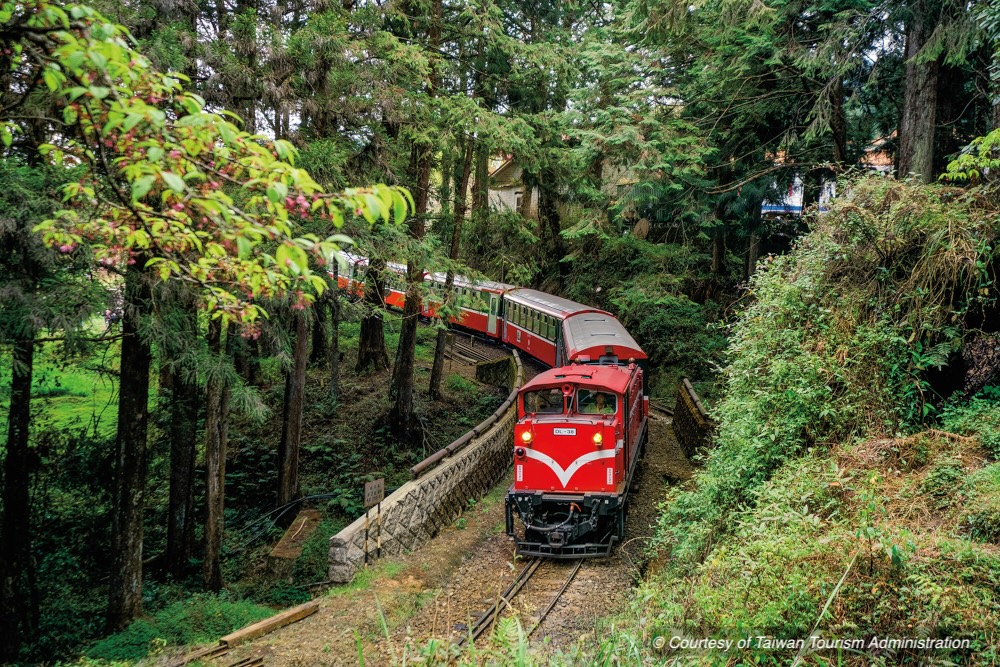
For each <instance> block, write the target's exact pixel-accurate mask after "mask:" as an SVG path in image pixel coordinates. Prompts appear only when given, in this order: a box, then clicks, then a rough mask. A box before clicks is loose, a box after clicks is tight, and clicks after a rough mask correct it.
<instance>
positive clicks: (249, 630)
mask: <svg viewBox="0 0 1000 667" xmlns="http://www.w3.org/2000/svg"><path fill="white" fill-rule="evenodd" d="M318 609H319V600H311V601H309V602H306V603H305V604H300V605H299V606H298V607H292V608H291V609H286V610H285V611H283V612H281V613H280V614H276V615H275V616H272V617H270V618H265V619H264V620H263V621H257V622H256V623H254V624H252V625H248V626H247V627H245V628H242V629H240V630H237V631H236V632H233V633H231V634H228V635H226V636H225V637H223V638H222V639H220V640H219V644H222V645H223V646H228V647H230V648H232V647H233V646H236V645H237V644H242V643H243V642H248V641H250V640H251V639H257V637H260V636H263V635H266V634H267V633H269V632H274V631H275V630H277V629H278V628H283V627H285V626H286V625H291V624H292V623H295V622H296V621H301V620H302V619H303V618H306V617H307V616H312V615H313V614H315V613H316V611H317V610H318Z"/></svg>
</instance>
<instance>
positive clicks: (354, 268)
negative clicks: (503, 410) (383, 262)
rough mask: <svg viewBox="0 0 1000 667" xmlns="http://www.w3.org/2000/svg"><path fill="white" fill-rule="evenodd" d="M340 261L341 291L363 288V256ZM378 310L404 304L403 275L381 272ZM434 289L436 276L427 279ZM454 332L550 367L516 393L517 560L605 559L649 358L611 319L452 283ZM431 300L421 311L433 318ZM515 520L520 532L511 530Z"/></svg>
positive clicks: (642, 418) (391, 267) (641, 428)
mask: <svg viewBox="0 0 1000 667" xmlns="http://www.w3.org/2000/svg"><path fill="white" fill-rule="evenodd" d="M341 256H342V257H343V258H344V259H345V260H346V263H347V264H348V267H349V268H348V270H347V272H346V275H341V276H340V280H339V285H340V287H341V288H343V289H346V290H348V292H349V293H350V294H356V295H357V294H361V293H362V292H363V291H364V283H363V282H362V278H363V276H362V275H361V274H362V272H363V271H365V270H366V269H367V266H368V260H367V259H366V258H364V257H360V256H357V255H348V254H346V253H342V255H341ZM387 272H388V273H389V279H388V280H387V281H386V289H385V295H384V297H385V304H386V305H387V306H391V307H394V308H400V309H401V308H402V307H403V301H404V297H405V287H404V283H405V276H406V268H405V267H404V266H402V265H398V264H391V263H390V264H387ZM424 280H425V281H426V282H428V283H429V285H428V287H429V288H430V291H431V293H432V294H433V293H434V292H437V291H440V290H441V289H442V288H443V286H444V282H445V277H444V275H443V274H433V275H431V274H425V275H424ZM455 290H456V292H457V294H458V301H457V303H458V307H459V312H460V314H459V315H458V316H457V317H452V318H451V320H450V321H451V323H452V324H453V325H455V326H459V327H462V328H464V329H468V330H470V331H475V332H477V333H479V334H482V335H485V336H488V337H490V338H495V339H497V340H499V341H500V342H503V343H506V344H508V345H510V346H512V347H516V348H518V349H520V350H522V351H523V352H525V353H526V354H528V355H530V356H531V357H534V358H535V359H537V360H539V361H541V362H542V363H544V364H545V365H547V366H554V368H552V369H551V370H548V371H546V372H544V373H542V374H541V375H538V376H537V377H535V378H534V379H533V380H531V381H530V382H529V383H527V384H526V385H525V386H524V387H522V388H521V390H520V392H519V395H518V402H517V406H518V421H517V425H516V426H515V428H514V485H513V486H512V487H511V489H510V491H509V492H508V494H507V501H506V511H507V534H508V535H512V536H514V538H515V539H516V540H517V550H518V553H520V554H524V555H534V556H548V557H553V558H560V557H561V558H579V557H582V556H604V555H607V554H608V552H609V551H610V550H611V548H612V547H613V546H614V544H615V543H616V542H617V541H619V540H621V538H622V534H623V532H622V531H623V530H624V523H625V507H626V503H627V501H628V494H629V489H630V488H631V484H632V477H633V475H634V473H635V469H636V465H637V462H638V459H639V457H640V455H641V453H642V451H643V447H644V446H645V443H646V439H647V432H646V426H647V416H648V413H649V404H648V398H647V397H646V394H645V362H646V360H647V357H646V354H645V353H644V352H643V351H642V348H640V347H639V345H638V344H637V343H636V342H635V340H634V339H633V338H632V336H631V335H629V333H628V332H627V331H626V330H625V327H623V326H622V325H621V323H620V322H619V321H618V320H617V319H615V317H614V316H613V315H611V314H610V313H608V312H605V311H603V310H598V309H596V308H592V307H590V306H586V305H584V304H581V303H576V302H575V301H570V300H568V299H564V298H562V297H558V296H553V295H551V294H546V293H545V292H539V291H537V290H532V289H525V288H519V287H515V286H513V285H507V284H504V283H496V282H489V281H481V282H479V281H470V280H468V279H466V278H463V277H461V276H459V277H456V279H455ZM434 309H435V303H434V299H433V298H430V299H427V300H426V301H425V303H424V304H423V306H422V308H421V313H422V314H423V315H424V316H427V317H433V316H434ZM515 515H517V516H518V517H520V519H521V522H522V523H523V526H524V528H523V533H520V534H519V531H518V530H517V529H516V526H515V520H514V517H515Z"/></svg>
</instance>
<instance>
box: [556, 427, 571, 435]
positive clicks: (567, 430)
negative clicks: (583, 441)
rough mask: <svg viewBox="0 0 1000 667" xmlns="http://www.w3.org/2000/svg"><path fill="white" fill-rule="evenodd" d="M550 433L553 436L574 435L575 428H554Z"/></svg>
mask: <svg viewBox="0 0 1000 667" xmlns="http://www.w3.org/2000/svg"><path fill="white" fill-rule="evenodd" d="M552 433H553V434H555V435H576V429H575V428H554V429H552Z"/></svg>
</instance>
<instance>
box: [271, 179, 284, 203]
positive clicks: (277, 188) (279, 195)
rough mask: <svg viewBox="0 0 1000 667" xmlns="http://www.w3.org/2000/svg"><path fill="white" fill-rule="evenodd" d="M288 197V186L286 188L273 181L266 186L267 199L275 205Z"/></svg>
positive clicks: (279, 182) (280, 183)
mask: <svg viewBox="0 0 1000 667" xmlns="http://www.w3.org/2000/svg"><path fill="white" fill-rule="evenodd" d="M287 196H288V186H286V185H285V184H284V183H282V182H281V181H275V182H274V183H271V184H270V185H269V186H267V198H268V199H270V200H271V201H272V202H274V203H275V204H280V203H281V202H283V201H285V197H287Z"/></svg>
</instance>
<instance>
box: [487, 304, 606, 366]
mask: <svg viewBox="0 0 1000 667" xmlns="http://www.w3.org/2000/svg"><path fill="white" fill-rule="evenodd" d="M585 313H591V314H594V315H607V316H608V317H610V316H611V315H610V314H609V313H606V312H605V311H603V310H598V309H596V308H591V307H590V306H585V305H583V304H582V303H577V302H576V301H570V300H569V299H564V298H562V297H559V296H552V295H551V294H546V293H545V292H539V291H538V290H533V289H525V288H521V289H514V290H511V291H509V292H507V293H506V294H505V295H504V312H503V320H504V331H503V337H502V338H501V340H502V341H503V342H504V343H507V344H508V345H511V346H513V347H516V348H518V349H520V350H523V351H524V352H525V353H527V354H529V355H530V356H532V357H534V358H535V359H538V360H539V361H541V362H542V363H544V364H545V365H547V366H558V365H560V364H562V363H565V361H566V357H565V355H564V354H561V353H560V350H561V348H562V341H563V332H564V326H563V325H564V323H565V322H566V321H567V319H568V318H571V317H573V316H576V315H582V314H585Z"/></svg>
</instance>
